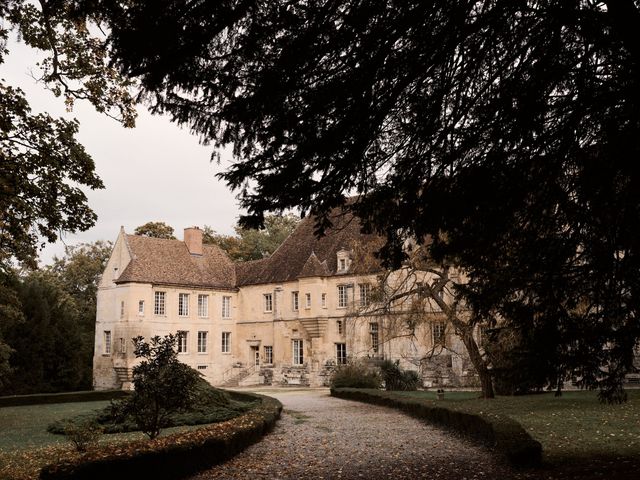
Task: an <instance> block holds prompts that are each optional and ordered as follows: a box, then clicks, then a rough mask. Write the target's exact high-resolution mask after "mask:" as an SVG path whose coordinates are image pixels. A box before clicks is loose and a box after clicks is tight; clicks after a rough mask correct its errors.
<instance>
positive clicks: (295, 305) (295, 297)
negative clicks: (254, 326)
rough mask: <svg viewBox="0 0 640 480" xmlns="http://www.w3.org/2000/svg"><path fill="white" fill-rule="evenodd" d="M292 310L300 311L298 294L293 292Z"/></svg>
mask: <svg viewBox="0 0 640 480" xmlns="http://www.w3.org/2000/svg"><path fill="white" fill-rule="evenodd" d="M291 310H293V311H294V312H296V311H298V292H291ZM267 311H268V310H267Z"/></svg>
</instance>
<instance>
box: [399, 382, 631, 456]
mask: <svg viewBox="0 0 640 480" xmlns="http://www.w3.org/2000/svg"><path fill="white" fill-rule="evenodd" d="M395 393H397V394H398V395H401V396H406V397H412V398H420V399H426V400H433V401H434V402H435V403H437V404H438V405H442V406H446V407H447V408H452V409H456V410H463V411H471V412H482V413H484V414H487V415H492V414H503V415H507V416H509V417H511V418H513V419H514V420H516V421H518V422H519V423H520V424H521V425H522V426H523V427H524V428H525V429H526V430H527V431H528V432H529V433H530V434H531V436H532V437H534V438H535V439H536V440H538V441H539V442H540V443H541V444H542V448H543V452H544V456H545V460H546V461H548V462H550V463H565V462H577V461H583V460H585V459H594V458H598V457H602V458H609V459H613V458H622V457H626V458H633V459H640V390H629V391H628V394H629V401H628V402H627V403H625V404H622V405H603V404H601V403H599V402H598V398H597V393H596V392H585V391H571V392H563V394H562V396H561V397H554V395H553V393H544V394H539V395H526V396H520V397H498V398H495V399H492V400H483V399H479V398H477V392H446V393H445V399H444V400H441V401H436V400H435V393H433V392H395Z"/></svg>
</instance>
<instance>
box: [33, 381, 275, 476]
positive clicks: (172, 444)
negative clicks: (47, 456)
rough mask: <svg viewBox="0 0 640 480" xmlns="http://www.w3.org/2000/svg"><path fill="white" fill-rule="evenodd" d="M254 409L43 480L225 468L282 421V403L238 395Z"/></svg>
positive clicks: (66, 466) (64, 467)
mask: <svg viewBox="0 0 640 480" xmlns="http://www.w3.org/2000/svg"><path fill="white" fill-rule="evenodd" d="M234 397H235V398H238V399H240V400H245V401H246V400H247V397H251V399H250V400H249V402H247V403H251V404H252V405H253V406H254V407H255V408H253V409H252V410H251V411H249V412H247V413H245V414H243V415H242V416H240V417H238V418H235V419H233V420H230V421H228V422H223V423H216V424H214V425H207V426H206V427H203V428H199V429H197V430H190V431H187V432H180V433H176V434H172V435H168V436H166V437H159V438H156V439H154V440H151V441H134V442H129V443H126V444H112V445H111V444H110V445H102V446H100V448H99V449H94V450H92V451H90V452H89V453H87V454H85V455H83V456H77V457H76V458H73V459H68V460H65V461H57V462H56V463H53V464H51V465H47V466H45V467H44V468H43V469H42V470H41V472H40V478H42V479H43V480H53V479H56V480H63V479H64V480H72V479H73V480H76V479H77V480H83V479H87V478H91V479H92V480H112V479H114V478H147V477H153V478H154V480H165V479H167V480H169V479H176V478H184V477H187V476H190V475H193V474H194V473H196V472H198V471H201V470H204V469H207V468H210V467H211V466H213V465H216V464H218V463H222V462H224V461H226V460H228V459H229V458H231V457H232V456H234V455H236V454H237V453H239V452H240V451H242V450H243V449H245V448H246V447H248V446H249V445H251V444H253V443H255V442H257V441H258V440H260V439H261V438H262V436H263V435H265V434H266V433H267V432H269V431H270V430H271V429H272V428H273V426H274V425H275V423H276V420H277V419H278V418H279V417H280V413H281V411H282V404H281V403H280V402H279V401H278V400H276V399H274V398H269V397H263V396H258V395H249V394H242V396H241V397H240V395H239V394H235V393H234V394H233V395H232V400H234Z"/></svg>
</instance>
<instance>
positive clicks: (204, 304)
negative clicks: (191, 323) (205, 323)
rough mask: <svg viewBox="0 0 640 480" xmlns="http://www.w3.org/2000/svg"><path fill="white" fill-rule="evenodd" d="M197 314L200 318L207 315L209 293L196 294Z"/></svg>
mask: <svg viewBox="0 0 640 480" xmlns="http://www.w3.org/2000/svg"><path fill="white" fill-rule="evenodd" d="M198 316H199V317H200V318H206V317H208V316H209V295H202V294H201V295H198Z"/></svg>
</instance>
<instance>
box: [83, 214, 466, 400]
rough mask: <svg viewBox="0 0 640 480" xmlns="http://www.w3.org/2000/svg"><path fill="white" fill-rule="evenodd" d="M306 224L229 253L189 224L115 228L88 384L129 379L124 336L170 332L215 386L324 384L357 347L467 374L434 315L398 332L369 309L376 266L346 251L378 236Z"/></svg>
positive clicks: (361, 352) (123, 383)
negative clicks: (274, 242) (237, 254)
mask: <svg viewBox="0 0 640 480" xmlns="http://www.w3.org/2000/svg"><path fill="white" fill-rule="evenodd" d="M313 230H314V222H313V219H312V218H305V219H303V220H302V221H301V222H300V223H299V225H298V227H297V228H296V230H295V231H294V232H293V233H292V234H291V235H290V236H289V237H288V238H287V239H286V240H285V241H284V243H283V244H282V245H281V246H280V247H279V248H278V249H277V250H276V251H275V252H274V253H273V254H272V255H271V256H270V257H268V258H265V259H262V260H256V261H250V262H233V261H232V260H231V259H229V257H228V256H227V255H226V254H225V252H224V251H222V250H221V249H220V248H218V247H217V246H215V245H207V244H204V245H203V242H202V238H203V232H202V230H200V229H198V228H197V227H192V228H186V229H185V230H184V240H183V241H180V240H166V239H158V238H150V237H142V236H136V235H128V234H126V233H125V232H124V229H121V231H120V234H119V235H118V238H117V240H116V242H115V245H114V248H113V252H112V254H111V257H110V259H109V261H108V263H107V266H106V268H105V271H104V273H103V275H102V279H101V281H100V285H99V290H98V306H97V315H96V334H95V352H94V362H93V363H94V369H93V372H94V373H93V375H94V380H93V382H94V388H96V389H112V388H131V383H130V382H131V371H132V367H133V365H135V362H136V359H135V356H134V355H133V352H132V350H133V347H132V342H131V339H132V338H133V337H136V336H138V335H142V336H143V337H145V338H147V339H148V338H150V337H152V336H154V335H166V334H169V333H176V332H179V341H178V352H179V358H180V359H181V360H182V361H183V362H185V363H186V364H188V365H190V366H192V367H193V368H195V369H197V370H198V371H199V372H201V373H202V374H203V376H204V377H205V378H206V379H207V380H208V381H209V382H210V383H212V384H213V385H222V386H224V385H226V386H231V385H255V384H272V385H310V386H320V385H327V384H328V381H329V376H330V374H331V372H332V370H333V369H334V368H335V366H336V365H338V364H342V363H346V362H347V360H348V359H351V358H358V357H361V358H364V359H368V360H365V361H372V362H375V361H377V360H379V359H390V360H399V361H400V362H401V364H402V366H403V367H404V368H412V369H415V370H418V371H419V372H420V374H421V375H422V378H423V380H424V384H425V386H431V385H472V384H475V381H476V377H475V374H474V372H473V369H472V368H471V365H470V363H469V362H468V360H467V359H466V355H464V354H463V353H462V352H463V351H464V349H463V348H462V346H461V345H459V344H457V341H456V338H455V337H453V336H452V335H450V334H449V332H448V331H447V330H446V329H445V323H444V321H442V318H440V319H439V318H438V315H437V314H436V315H435V316H433V318H431V320H429V321H427V322H425V323H424V325H422V326H421V327H420V332H419V334H418V335H413V336H406V335H405V336H401V335H400V336H398V335H395V334H392V333H391V332H390V330H389V329H388V328H387V327H388V322H389V321H391V320H389V319H388V318H386V317H385V316H383V315H370V314H367V313H366V311H367V309H368V307H369V306H370V305H371V303H372V302H373V301H374V300H375V299H374V298H373V295H372V292H373V291H374V289H375V286H376V285H377V282H378V274H379V273H380V271H381V268H380V267H379V266H378V265H377V263H375V262H374V263H368V264H367V262H361V261H358V257H357V255H356V254H355V251H354V250H355V249H356V248H357V246H363V245H365V246H366V245H368V244H369V245H371V244H373V243H372V242H375V241H376V240H377V238H376V237H374V236H371V235H363V234H361V233H360V224H359V222H358V221H357V219H356V218H354V217H352V216H350V215H342V216H339V217H336V218H335V219H334V226H333V227H332V228H331V229H330V230H329V231H328V232H326V234H325V236H323V237H321V238H316V237H315V236H314V234H313ZM443 347H447V348H443ZM425 352H430V354H428V355H426V354H425Z"/></svg>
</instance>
